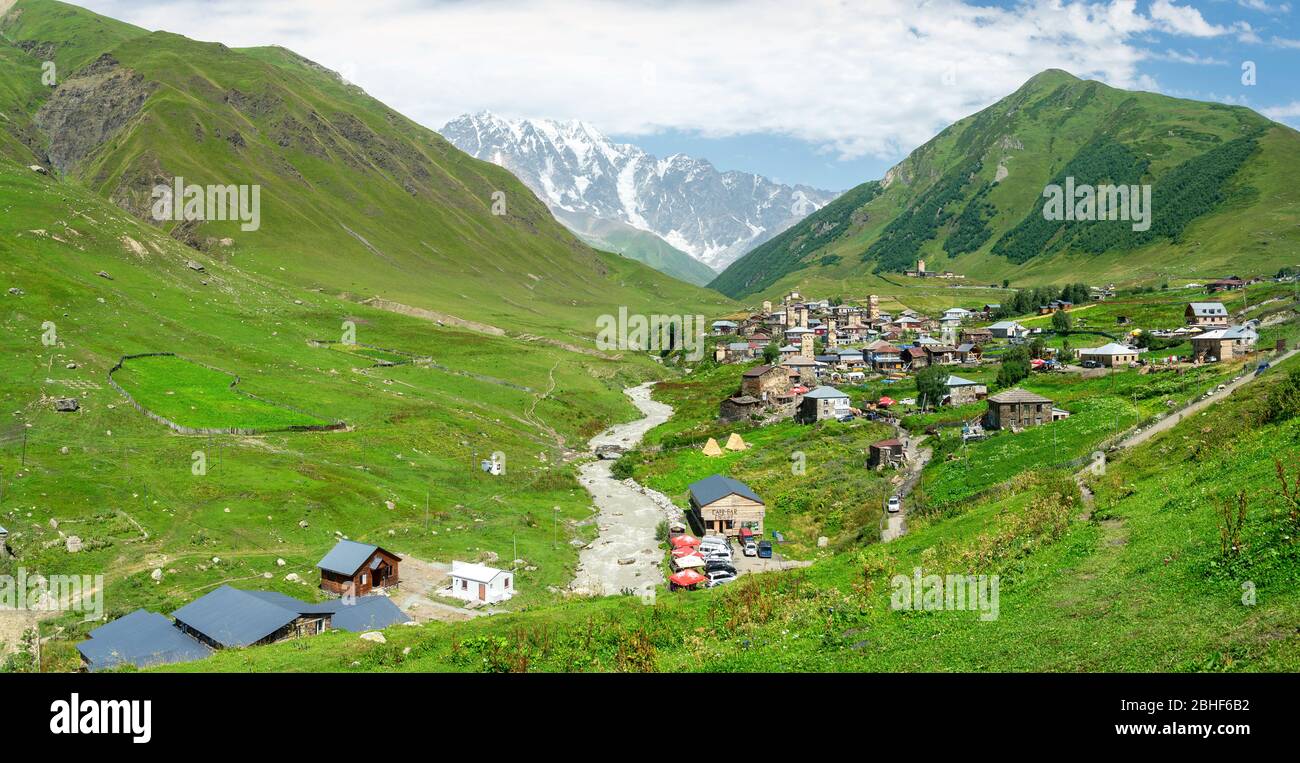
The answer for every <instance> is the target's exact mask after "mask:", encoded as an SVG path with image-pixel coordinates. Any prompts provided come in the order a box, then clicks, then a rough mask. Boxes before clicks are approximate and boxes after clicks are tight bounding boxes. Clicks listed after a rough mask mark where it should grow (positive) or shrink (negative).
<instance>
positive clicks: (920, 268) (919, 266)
mask: <svg viewBox="0 0 1300 763" xmlns="http://www.w3.org/2000/svg"><path fill="white" fill-rule="evenodd" d="M916 272H918V273H925V260H917V261H916Z"/></svg>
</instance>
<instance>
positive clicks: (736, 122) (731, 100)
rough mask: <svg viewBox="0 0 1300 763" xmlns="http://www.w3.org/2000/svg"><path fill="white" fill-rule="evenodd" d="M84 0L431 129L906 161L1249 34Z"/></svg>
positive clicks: (972, 15)
mask: <svg viewBox="0 0 1300 763" xmlns="http://www.w3.org/2000/svg"><path fill="white" fill-rule="evenodd" d="M79 2H82V4H84V5H87V6H88V7H91V8H92V9H95V10H97V11H100V12H103V13H106V14H107V15H111V16H115V17H118V18H123V19H125V20H128V21H131V22H132V23H136V24H140V25H142V26H146V27H149V28H162V29H167V30H170V31H175V32H179V33H181V34H185V35H188V36H191V37H197V38H199V39H205V40H220V41H222V42H225V43H226V44H228V45H232V46H246V45H267V44H281V45H284V46H285V47H288V48H292V49H293V50H295V51H297V52H299V53H301V54H303V55H305V56H307V57H308V58H311V59H313V60H315V61H317V62H319V63H321V64H323V65H325V66H328V67H330V68H332V69H335V70H338V71H341V72H343V73H344V74H345V75H346V76H348V77H349V79H351V80H353V81H355V82H356V83H357V84H359V85H361V86H362V87H364V88H365V89H366V90H367V91H368V92H370V93H371V94H372V95H374V96H375V97H377V98H379V99H380V100H383V101H384V102H386V103H388V104H389V105H391V106H393V107H394V108H396V109H398V110H400V111H402V112H403V113H405V114H407V115H409V116H411V117H412V118H414V119H416V120H417V121H420V122H421V123H423V124H425V125H428V126H430V127H434V128H437V127H440V126H441V125H442V124H443V123H444V122H445V121H447V120H448V119H450V118H452V117H455V116H457V115H458V114H461V113H463V112H466V111H477V110H480V109H491V110H492V111H495V112H497V113H499V114H502V115H504V116H532V117H551V118H558V119H584V120H587V121H589V122H591V123H593V124H595V125H596V126H597V127H599V128H600V129H601V130H602V131H604V132H606V133H613V134H626V135H638V134H646V133H650V132H654V131H657V130H662V129H668V128H671V129H679V130H686V131H696V132H699V133H701V134H703V135H708V136H728V135H736V134H748V133H775V134H784V135H790V136H793V137H796V138H799V139H802V140H805V141H809V142H812V143H814V144H818V145H823V146H827V147H828V148H830V150H831V151H832V152H834V153H838V154H839V155H841V156H844V157H862V156H877V157H883V158H893V157H897V156H898V155H900V154H901V153H904V152H906V151H907V150H910V149H912V148H913V147H915V146H916V145H919V144H920V143H922V142H924V141H925V140H928V139H929V138H930V137H932V136H933V134H934V133H935V131H936V130H937V129H939V128H941V127H943V126H944V125H947V124H949V123H951V122H952V121H954V120H956V119H959V118H961V117H963V116H966V115H968V114H970V113H972V112H974V111H977V110H978V109H980V108H983V107H984V106H987V105H988V104H990V103H992V102H994V101H996V100H997V99H998V98H1001V97H1003V96H1005V95H1006V94H1007V93H1009V92H1011V91H1013V90H1015V89H1016V88H1017V87H1019V86H1020V85H1021V84H1022V83H1023V82H1024V81H1025V80H1026V79H1028V78H1029V77H1031V76H1033V75H1034V74H1036V73H1038V72H1040V71H1042V70H1043V69H1047V68H1053V67H1055V68H1061V69H1065V70H1067V71H1070V72H1072V73H1073V74H1076V75H1078V76H1081V77H1088V78H1094V79H1100V80H1102V81H1104V82H1106V83H1108V84H1111V85H1114V86H1116V87H1124V88H1141V89H1156V84H1155V82H1154V81H1153V80H1152V79H1151V78H1150V77H1147V76H1145V75H1143V74H1142V73H1141V72H1139V71H1138V67H1139V65H1140V64H1141V62H1142V61H1143V60H1144V59H1146V58H1148V57H1150V54H1149V53H1148V52H1147V51H1144V50H1143V49H1141V48H1140V47H1138V46H1137V44H1136V43H1138V42H1144V41H1145V38H1146V37H1147V36H1148V35H1150V34H1151V33H1153V32H1160V33H1164V34H1168V35H1175V36H1185V37H1198V38H1199V37H1211V36H1218V35H1222V34H1228V33H1231V32H1234V31H1235V32H1237V33H1240V32H1241V28H1240V27H1238V26H1236V25H1234V26H1232V27H1225V26H1219V25H1214V24H1210V23H1208V22H1207V21H1206V20H1205V19H1204V18H1203V17H1202V16H1201V14H1200V12H1199V11H1196V10H1195V9H1192V8H1190V7H1187V6H1181V5H1176V4H1175V3H1173V2H1170V0H1155V2H1154V3H1153V4H1152V6H1151V8H1150V15H1149V16H1148V15H1143V14H1142V13H1141V12H1139V11H1138V10H1137V9H1136V2H1135V0H1111V1H1110V2H1088V1H1087V0H1038V2H1026V3H1025V4H1023V5H1021V6H1019V7H1015V8H1011V9H1004V8H1000V7H982V6H975V5H971V4H968V3H965V2H961V1H960V0H910V1H909V0H873V2H870V3H861V4H859V3H844V2H841V1H840V0H800V2H795V3H792V2H789V0H717V1H716V2H704V3H701V2H686V1H685V0H678V1H677V2H668V3H651V2H614V1H613V0H497V1H495V2H491V3H486V2H484V3H463V2H438V3H423V2H415V1H413V0H367V2H364V3H357V2H352V1H351V0H349V1H348V2H342V1H341V0H337V1H324V0H280V1H279V2H275V3H266V2H262V0H228V1H227V2H225V3H222V4H221V5H219V6H214V4H211V3H208V2H203V1H202V0H157V1H156V2H154V3H151V4H149V5H148V6H140V5H137V4H136V3H135V2H133V1H132V0H79ZM1139 38H1143V39H1142V40H1139Z"/></svg>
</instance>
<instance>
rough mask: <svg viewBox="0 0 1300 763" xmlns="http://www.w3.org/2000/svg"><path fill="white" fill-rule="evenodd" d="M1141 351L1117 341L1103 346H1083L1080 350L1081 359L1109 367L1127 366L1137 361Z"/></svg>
mask: <svg viewBox="0 0 1300 763" xmlns="http://www.w3.org/2000/svg"><path fill="white" fill-rule="evenodd" d="M1138 353H1139V351H1138V350H1136V349H1134V348H1132V347H1129V346H1127V345H1122V344H1119V343H1117V342H1111V343H1109V344H1104V345H1102V346H1101V347H1093V348H1090V349H1089V348H1083V349H1081V350H1079V360H1083V361H1088V360H1091V361H1094V362H1096V363H1098V364H1100V365H1103V366H1105V367H1107V368H1115V367H1118V366H1126V365H1128V364H1129V363H1136V362H1137V360H1138Z"/></svg>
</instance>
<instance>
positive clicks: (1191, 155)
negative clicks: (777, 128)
mask: <svg viewBox="0 0 1300 763" xmlns="http://www.w3.org/2000/svg"><path fill="white" fill-rule="evenodd" d="M1297 171H1300V134H1297V133H1296V131H1294V130H1291V129H1290V128H1287V127H1284V126H1282V125H1278V124H1275V123H1272V122H1269V121H1268V120H1267V119H1265V118H1264V117H1262V116H1260V115H1259V114H1256V113H1255V112H1253V111H1250V110H1249V109H1245V108H1240V107H1231V106H1224V105H1222V104H1216V103H1201V102H1196V101H1186V100H1180V99H1175V98H1169V97H1166V96H1161V95H1156V94H1152V93H1133V92H1127V91H1123V90H1117V89H1114V88H1110V87H1107V86H1105V85H1103V84H1101V83H1099V82H1092V81H1083V80H1079V79H1077V78H1075V77H1073V76H1071V75H1069V74H1067V73H1065V72H1062V71H1058V70H1049V71H1046V72H1043V73H1042V74H1039V75H1037V76H1036V77H1034V78H1032V79H1030V80H1029V81H1028V82H1026V83H1025V85H1024V86H1023V87H1021V88H1020V89H1019V90H1017V91H1016V92H1015V93H1013V94H1011V95H1009V96H1007V97H1006V98H1004V99H1002V100H1001V101H999V102H998V103H996V104H994V105H992V106H990V107H989V108H987V109H985V110H983V111H981V112H979V113H977V114H974V115H972V116H970V117H967V118H966V119H963V120H961V121H959V122H957V123H955V124H953V125H952V126H950V127H948V128H947V129H945V130H944V131H943V132H941V133H940V134H939V135H937V136H935V138H933V139H932V140H930V141H929V142H927V143H926V144H925V145H923V146H921V147H920V148H918V149H916V151H914V152H912V154H911V155H909V156H908V157H907V158H906V159H904V160H903V161H902V162H900V163H899V164H898V165H897V166H895V167H894V168H893V169H891V170H890V171H889V173H887V174H886V177H885V178H884V179H883V180H882V181H881V182H880V184H879V192H878V193H874V194H870V195H866V194H865V189H866V188H867V186H862V187H860V189H859V190H860V191H863V192H864V197H863V198H860V199H858V200H857V202H856V207H855V208H854V209H843V210H840V211H838V212H837V213H836V214H835V216H834V217H835V219H837V220H848V221H850V222H849V224H848V225H842V226H837V227H835V228H834V229H832V230H827V233H828V234H829V239H828V240H827V239H823V240H814V245H812V246H804V247H800V248H798V249H791V248H790V247H789V245H788V242H789V241H792V240H797V239H798V238H799V237H801V236H802V237H807V238H809V239H812V238H813V237H812V236H810V233H811V232H813V231H814V230H816V228H815V226H818V225H820V224H823V223H825V222H826V221H827V219H826V218H819V215H813V216H811V217H809V218H808V219H807V220H805V221H803V222H802V223H801V224H800V225H798V226H795V228H794V229H792V230H791V231H789V232H787V236H788V238H786V239H785V241H782V240H781V239H774V240H773V241H771V242H768V243H767V244H765V245H764V246H761V247H759V248H757V249H755V250H754V251H753V252H750V253H749V254H748V255H746V256H745V257H743V258H741V259H740V260H739V261H737V262H736V263H734V264H733V265H732V266H731V267H730V268H728V270H727V271H726V272H724V273H722V274H721V275H720V276H719V277H718V279H717V280H716V281H714V282H713V284H711V285H712V286H713V287H714V288H717V289H719V290H720V291H722V292H723V293H726V294H729V295H731V296H734V297H741V296H751V295H756V294H759V293H762V294H763V295H769V296H770V295H774V294H778V293H780V292H782V291H783V290H787V289H789V288H796V287H800V286H804V290H805V291H811V289H812V287H811V286H808V284H819V285H820V284H824V283H826V282H843V283H846V284H850V285H852V286H854V287H856V288H863V289H865V288H874V287H878V286H879V283H880V281H879V279H878V278H876V277H873V276H881V275H884V276H887V277H888V274H891V273H900V272H902V271H903V270H906V269H909V268H913V267H915V265H916V263H917V261H918V260H925V262H926V267H927V269H928V270H932V271H933V270H952V271H954V272H955V273H958V274H961V275H965V276H967V283H973V284H986V283H996V282H1000V281H1001V280H1002V279H1004V278H1010V279H1012V280H1014V281H1016V282H1017V283H1062V282H1065V281H1078V280H1090V279H1095V280H1108V281H1109V280H1113V281H1116V282H1121V283H1126V284H1131V283H1142V282H1150V281H1154V280H1156V279H1171V280H1179V279H1181V280H1195V279H1203V278H1207V277H1212V276H1216V275H1221V274H1223V273H1227V272H1237V271H1241V272H1243V273H1247V272H1248V273H1250V274H1254V273H1271V272H1273V271H1275V270H1276V269H1277V268H1278V267H1279V266H1280V265H1283V264H1291V263H1293V262H1295V261H1296V260H1297V259H1300V233H1297V229H1296V221H1297V220H1298V219H1300V194H1298V193H1297V190H1296V188H1295V185H1294V183H1290V182H1288V181H1287V180H1286V178H1287V177H1293V176H1294V174H1295V172H1297ZM1067 177H1072V178H1074V182H1075V183H1076V184H1077V185H1083V184H1090V185H1099V184H1115V185H1118V184H1135V185H1139V186H1141V185H1149V186H1150V187H1151V194H1152V200H1151V225H1150V228H1149V229H1148V230H1145V231H1142V230H1134V229H1133V225H1132V223H1131V222H1130V221H1128V220H1114V221H1086V222H1083V221H1052V220H1046V219H1044V215H1043V207H1044V204H1045V201H1046V200H1045V199H1044V196H1043V191H1044V188H1045V186H1047V185H1048V184H1053V183H1054V184H1064V182H1065V179H1066V178H1067ZM828 209H829V207H828ZM822 212H826V210H822ZM819 214H820V213H819ZM883 291H884V292H885V293H889V292H888V290H887V289H885V290H883Z"/></svg>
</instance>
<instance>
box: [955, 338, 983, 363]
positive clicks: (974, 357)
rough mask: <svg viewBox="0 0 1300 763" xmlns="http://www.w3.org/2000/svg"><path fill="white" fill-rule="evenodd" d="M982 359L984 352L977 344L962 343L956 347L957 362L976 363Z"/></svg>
mask: <svg viewBox="0 0 1300 763" xmlns="http://www.w3.org/2000/svg"><path fill="white" fill-rule="evenodd" d="M982 357H984V351H983V350H981V349H980V346H979V345H978V344H972V343H970V342H964V343H962V344H959V345H957V360H959V361H961V362H962V363H978V362H979V360H980V358H982Z"/></svg>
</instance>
